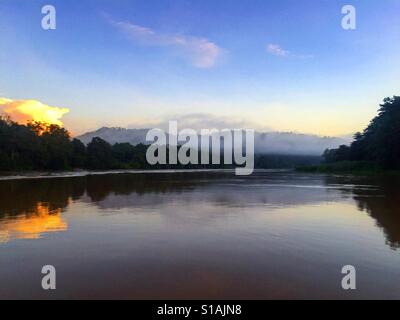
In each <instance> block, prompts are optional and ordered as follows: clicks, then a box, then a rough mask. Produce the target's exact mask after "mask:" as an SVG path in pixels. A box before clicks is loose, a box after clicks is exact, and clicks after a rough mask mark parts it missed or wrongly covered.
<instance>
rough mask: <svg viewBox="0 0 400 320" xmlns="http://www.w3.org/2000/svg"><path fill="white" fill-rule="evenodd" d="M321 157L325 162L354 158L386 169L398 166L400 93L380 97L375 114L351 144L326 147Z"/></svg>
mask: <svg viewBox="0 0 400 320" xmlns="http://www.w3.org/2000/svg"><path fill="white" fill-rule="evenodd" d="M323 157H324V160H325V163H328V164H329V163H337V162H342V161H354V162H358V163H373V164H374V166H376V167H380V168H382V169H385V170H398V169H400V96H394V97H392V98H385V99H384V100H383V104H381V105H380V109H379V112H378V115H377V116H376V117H375V118H374V119H373V120H372V121H371V122H370V124H369V126H368V127H367V128H366V129H365V130H364V131H363V132H362V133H360V132H359V133H356V134H355V136H354V142H353V143H352V144H351V146H350V147H347V146H340V147H339V149H331V150H329V149H328V150H326V151H325V152H324V154H323Z"/></svg>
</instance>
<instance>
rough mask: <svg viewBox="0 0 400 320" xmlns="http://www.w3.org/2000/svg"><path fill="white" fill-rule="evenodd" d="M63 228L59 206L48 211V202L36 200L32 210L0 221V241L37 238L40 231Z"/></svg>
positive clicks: (64, 223) (64, 224) (63, 229)
mask: <svg viewBox="0 0 400 320" xmlns="http://www.w3.org/2000/svg"><path fill="white" fill-rule="evenodd" d="M65 230H67V223H66V222H65V221H63V219H62V218H61V208H57V209H55V210H52V211H50V209H49V205H48V204H44V203H41V202H38V203H37V204H36V207H35V208H33V210H32V211H29V212H23V211H21V212H19V213H18V215H17V216H11V217H9V218H8V219H4V220H3V221H2V222H1V224H0V243H2V242H7V241H10V240H12V239H39V238H40V236H41V234H42V233H45V232H46V233H47V232H56V231H65Z"/></svg>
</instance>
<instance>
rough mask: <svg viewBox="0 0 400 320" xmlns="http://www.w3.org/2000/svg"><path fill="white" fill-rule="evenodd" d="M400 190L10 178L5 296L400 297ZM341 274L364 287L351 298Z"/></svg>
mask: <svg viewBox="0 0 400 320" xmlns="http://www.w3.org/2000/svg"><path fill="white" fill-rule="evenodd" d="M399 182H400V181H399V180H398V179H396V178H363V177H351V176H333V175H309V174H299V173H292V172H271V171H257V172H256V173H255V174H253V175H252V176H249V177H237V176H235V175H234V174H233V173H231V172H198V173H195V172H186V173H183V172H169V173H159V172H158V173H156V172H154V173H143V172H142V173H119V174H116V173H114V174H102V175H88V176H85V175H82V176H75V177H71V176H70V177H53V178H52V179H31V178H29V179H18V180H10V179H8V180H2V181H0V298H28V299H29V298H39V299H41V298H74V299H79V298H83V299H88V298H113V299H117V298H123V299H194V298H196V299H276V298H283V299H289V298H294V299H304V298H318V299H333V298H343V299H360V298H390V299H399V298H400V251H399V250H398V248H399V246H400V212H399V205H398V200H399V199H400V183H399ZM49 264H50V265H54V266H55V267H56V270H57V289H56V290H55V291H51V292H49V291H43V290H42V289H41V278H42V274H41V268H42V266H43V265H49ZM344 265H353V266H355V267H356V270H357V290H353V291H344V290H343V289H342V288H341V279H342V277H343V275H342V274H341V268H342V267H343V266H344Z"/></svg>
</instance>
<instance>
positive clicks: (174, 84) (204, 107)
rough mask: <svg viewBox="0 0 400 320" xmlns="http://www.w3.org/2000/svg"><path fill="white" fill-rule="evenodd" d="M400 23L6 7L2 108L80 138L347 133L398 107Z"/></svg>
mask: <svg viewBox="0 0 400 320" xmlns="http://www.w3.org/2000/svg"><path fill="white" fill-rule="evenodd" d="M46 4H52V5H54V6H55V8H56V10H57V29H56V30H49V31H44V30H43V29H42V28H41V19H42V16H43V15H42V14H41V8H42V6H43V5H46ZM345 4H352V5H354V6H355V8H356V10H357V29H356V30H349V31H346V30H344V29H343V28H342V27H341V19H342V14H341V8H342V6H343V5H345ZM399 14H400V2H399V1H397V0H383V1H378V0H363V1H334V0H298V1H295V0H284V1H282V0H280V1H278V0H274V1H267V0H262V1H261V0H257V1H256V0H253V1H252V0H246V1H244V0H243V1H238V0H236V1H215V0H202V1H200V0H198V1H183V0H174V1H172V0H171V1H167V0H159V1H151V0H147V1H132V0H130V1H125V0H119V1H118V0H117V1H111V0H82V1H72V0H70V1H66V0H64V1H56V0H51V1H50V0H49V1H36V0H0V32H1V33H0V35H1V38H0V70H1V77H0V97H5V98H9V99H21V100H22V99H35V100H39V101H41V102H43V103H46V104H49V105H51V106H58V107H64V108H69V109H70V112H69V114H67V115H66V116H65V117H64V118H63V121H64V123H65V125H66V126H67V128H69V129H71V130H72V132H73V133H76V134H78V133H81V132H84V131H86V130H90V129H95V128H97V127H99V126H103V125H107V126H124V127H148V126H155V125H157V124H159V123H161V122H163V121H165V120H168V119H178V120H179V118H180V117H181V118H185V117H186V118H188V117H192V119H201V121H203V122H204V121H205V122H207V121H206V120H207V119H209V121H210V123H213V124H215V123H216V122H219V123H222V124H224V125H226V126H235V125H243V126H247V127H254V128H256V129H259V130H261V129H267V130H279V131H296V132H305V133H315V134H323V135H342V134H348V133H352V132H355V131H357V130H361V129H362V128H363V127H364V126H366V125H367V124H368V122H369V120H370V119H371V118H372V117H373V116H374V115H375V114H376V110H377V108H378V104H379V103H380V102H381V101H382V99H383V98H384V97H385V96H391V95H394V94H399V83H400V63H399V56H400V41H399V39H400V19H399V18H398V17H399ZM205 119H206V120H205ZM205 124H206V123H205Z"/></svg>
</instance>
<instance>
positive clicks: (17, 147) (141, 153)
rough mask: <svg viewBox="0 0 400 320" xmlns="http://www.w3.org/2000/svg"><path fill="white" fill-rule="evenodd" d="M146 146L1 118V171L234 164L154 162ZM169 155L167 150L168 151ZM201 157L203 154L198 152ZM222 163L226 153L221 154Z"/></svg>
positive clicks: (291, 161) (283, 164) (289, 159)
mask: <svg viewBox="0 0 400 320" xmlns="http://www.w3.org/2000/svg"><path fill="white" fill-rule="evenodd" d="M147 148H148V146H147V145H144V144H138V145H136V146H133V145H131V144H129V143H116V144H114V145H111V144H109V143H108V142H106V141H105V140H103V139H101V138H98V137H96V138H93V139H92V141H91V142H90V143H89V144H88V145H87V146H86V145H85V144H83V143H82V142H81V141H80V140H78V139H72V138H71V136H70V133H69V132H68V131H67V130H66V129H64V128H62V127H59V126H57V125H52V124H50V125H49V124H44V123H38V122H35V123H29V124H27V125H21V124H18V123H16V122H13V121H11V120H10V119H9V118H6V117H0V170H1V171H21V170H27V171H28V170H71V169H89V170H109V169H208V168H212V169H217V168H233V166H232V165H223V164H221V165H180V164H178V165H154V166H151V165H149V164H148V163H147V160H146V152H147ZM167 154H168V152H167ZM199 157H200V153H199ZM320 160H321V157H315V156H314V157H313V156H295V155H256V156H255V167H256V168H266V169H271V168H274V169H276V168H294V167H296V166H302V165H313V164H317V163H319V162H320ZM221 163H223V154H221Z"/></svg>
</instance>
